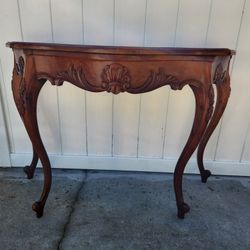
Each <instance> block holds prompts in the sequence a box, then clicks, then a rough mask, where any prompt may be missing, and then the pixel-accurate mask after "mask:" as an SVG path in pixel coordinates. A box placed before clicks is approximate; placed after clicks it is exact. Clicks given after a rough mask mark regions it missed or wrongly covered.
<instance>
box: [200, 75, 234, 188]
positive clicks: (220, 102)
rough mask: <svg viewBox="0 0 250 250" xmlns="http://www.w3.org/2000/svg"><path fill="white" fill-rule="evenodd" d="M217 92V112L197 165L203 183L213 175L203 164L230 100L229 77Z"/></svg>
mask: <svg viewBox="0 0 250 250" xmlns="http://www.w3.org/2000/svg"><path fill="white" fill-rule="evenodd" d="M216 91H217V100H216V105H215V110H214V113H213V116H212V118H211V120H210V122H209V124H208V126H207V128H206V131H205V133H204V135H203V137H202V139H201V142H200V144H199V147H198V151H197V163H198V167H199V169H200V173H201V181H202V182H204V183H205V182H207V178H208V177H209V176H210V175H211V172H210V171H209V170H205V168H204V163H203V156H204V151H205V148H206V145H207V143H208V140H209V138H210V137H211V135H212V133H213V132H214V130H215V128H216V126H217V125H218V123H219V121H220V119H221V116H222V115H223V112H224V110H225V108H226V105H227V102H228V98H229V96H230V79H229V76H227V77H226V79H225V81H223V82H221V83H217V84H216Z"/></svg>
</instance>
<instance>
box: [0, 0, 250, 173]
mask: <svg viewBox="0 0 250 250" xmlns="http://www.w3.org/2000/svg"><path fill="white" fill-rule="evenodd" d="M0 3H1V8H0V30H1V35H0V62H1V64H0V65H1V71H0V74H1V75H0V83H1V91H2V97H3V100H2V104H3V106H4V111H5V114H6V121H1V122H0V127H1V128H0V135H1V141H5V146H4V147H2V148H0V154H1V159H0V164H3V162H4V163H5V164H6V162H7V165H8V159H9V157H10V158H11V161H12V162H11V163H12V165H14V166H16V165H20V164H22V165H23V164H24V162H25V161H27V160H28V158H29V157H31V144H30V142H29V139H28V136H27V134H26V132H25V130H24V127H23V125H22V122H21V119H20V118H19V116H18V114H17V111H16V108H15V105H14V102H13V98H12V93H11V87H10V83H11V72H12V67H13V56H12V52H11V51H10V49H8V48H5V42H6V41H13V40H16V41H40V42H55V43H75V44H100V45H134V46H181V47H229V48H231V49H236V50H237V55H236V57H235V58H234V59H233V62H234V63H233V65H232V67H231V72H232V78H231V79H232V93H231V98H230V100H229V104H228V107H227V109H226V112H225V115H224V116H223V119H222V121H221V122H220V124H219V126H218V128H217V129H216V131H215V133H214V135H213V136H212V138H211V140H210V142H209V144H208V147H207V150H206V155H205V158H206V159H207V160H208V161H207V164H208V166H211V168H212V169H213V171H214V172H215V173H218V174H235V175H240V174H241V175H250V105H249V100H250V78H249V69H250V46H249V44H250V0H237V1H236V0H189V1H185V0H137V1H134V0H126V1H125V0H75V1H70V0H8V1H4V0H0ZM75 114H77V115H75ZM193 114H194V98H193V94H192V92H191V91H190V89H188V88H187V87H186V88H184V90H182V91H171V90H170V89H169V87H162V88H160V89H158V90H156V91H154V92H150V93H146V94H142V95H130V94H127V93H125V94H123V93H122V94H120V95H118V96H112V95H111V94H108V93H99V94H95V93H90V92H85V91H79V89H77V88H75V87H74V86H72V85H71V84H68V83H65V84H64V85H63V86H62V87H60V88H56V87H53V86H51V85H50V84H49V83H47V84H46V85H45V87H44V88H43V90H42V92H41V96H40V97H39V103H38V116H39V123H40V130H41V135H42V138H43V140H44V143H45V146H46V148H47V150H48V152H49V153H50V154H52V164H53V166H55V167H60V166H61V167H69V168H70V167H72V168H95V167H96V168H102V169H124V170H125V169H131V170H132V169H135V170H148V171H154V170H155V171H164V170H166V171H172V170H173V167H174V162H175V161H176V160H177V158H178V156H179V155H180V152H181V150H182V148H183V146H184V143H185V142H186V139H187V137H188V134H189V131H190V128H191V124H192V120H193ZM1 115H2V113H1V107H0V119H3V118H2V117H1ZM3 124H7V127H8V133H5V129H3ZM7 134H8V137H9V138H8V140H7ZM7 142H9V144H10V145H9V146H8V145H7ZM8 148H10V150H11V152H10V156H9V155H8V154H9V153H8ZM147 158H150V159H151V160H150V161H149V162H150V163H151V166H150V165H149V164H146V163H145V161H144V159H147ZM3 159H4V160H3ZM6 159H7V160H6ZM169 159H171V160H169ZM25 164H27V162H25ZM67 164H68V165H67ZM126 164H131V166H127V165H126ZM164 164H166V169H165V168H164ZM156 165H158V166H156ZM194 165H195V164H193V163H191V165H190V167H189V168H188V170H187V171H189V172H197V170H196V169H195V168H194ZM217 167H218V168H217Z"/></svg>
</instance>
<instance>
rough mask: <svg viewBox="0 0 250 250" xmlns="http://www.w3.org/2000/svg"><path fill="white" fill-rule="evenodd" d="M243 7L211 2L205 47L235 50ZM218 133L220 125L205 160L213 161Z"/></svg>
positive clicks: (231, 1)
mask: <svg viewBox="0 0 250 250" xmlns="http://www.w3.org/2000/svg"><path fill="white" fill-rule="evenodd" d="M225 6H226V7H225ZM243 6H244V0H239V1H235V0H220V1H213V4H212V9H211V16H210V22H209V28H208V33H207V41H206V46H207V47H223V48H230V49H235V47H236V42H237V37H238V31H239V29H240V22H241V16H242V11H243ZM219 131H220V123H219V124H218V126H217V128H216V130H215V131H214V133H213V135H212V136H211V138H210V140H209V143H208V145H207V147H206V153H205V159H211V160H213V159H214V157H215V153H216V146H217V140H218V137H219Z"/></svg>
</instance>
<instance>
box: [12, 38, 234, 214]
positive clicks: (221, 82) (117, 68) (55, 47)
mask: <svg viewBox="0 0 250 250" xmlns="http://www.w3.org/2000/svg"><path fill="white" fill-rule="evenodd" d="M7 46H8V47H11V48H12V49H13V51H14V58H15V61H14V69H13V80H12V90H13V95H14V100H15V103H16V106H17V109H18V111H19V114H20V116H21V118H22V120H23V123H24V125H25V128H26V130H27V132H28V134H29V137H30V140H31V142H32V145H33V159H32V162H31V164H30V166H26V167H25V172H26V173H27V176H28V178H32V177H33V174H34V171H35V168H36V165H37V161H38V158H39V159H40V160H41V163H42V166H43V170H44V188H43V192H42V194H41V197H40V199H39V201H38V202H35V203H34V204H33V206H32V208H33V210H34V211H35V212H36V213H37V216H38V217H41V216H42V215H43V209H44V206H45V203H46V200H47V197H48V194H49V191H50V187H51V166H50V161H49V158H48V155H47V152H46V150H45V148H44V146H43V143H42V140H41V137H40V133H39V129H38V123H37V114H36V109H37V98H38V95H39V92H40V90H41V88H42V86H43V85H44V83H45V82H46V81H47V80H49V81H50V82H51V83H52V84H53V85H57V86H60V85H62V84H63V82H64V81H68V82H71V83H72V84H74V85H75V86H77V87H79V88H82V89H85V90H87V91H91V92H101V91H107V92H111V93H113V94H118V93H120V92H129V93H132V94H139V93H144V92H148V91H152V90H154V89H157V88H159V87H161V86H164V85H170V87H171V88H172V89H174V90H180V89H182V88H183V87H184V86H185V85H189V86H190V87H191V89H192V91H193V93H194V96H195V100H196V111H195V117H194V123H193V127H192V130H191V133H190V136H189V138H188V141H187V143H186V145H185V147H184V149H183V151H182V153H181V155H180V158H179V160H178V162H177V164H176V167H175V172H174V188H175V194H176V203H177V209H178V217H179V218H184V215H185V213H187V212H188V211H189V206H188V205H187V204H186V203H185V202H184V199H183V193H182V176H183V172H184V169H185V166H186V164H187V162H188V160H189V159H190V157H191V155H192V154H193V152H194V151H195V149H196V148H197V146H198V145H199V147H198V154H197V159H198V167H199V170H200V174H201V179H202V181H203V182H206V180H207V178H208V177H209V175H210V174H211V173H210V171H209V170H205V168H204V165H203V154H204V150H205V147H206V144H207V142H208V140H209V138H210V136H211V134H212V132H213V131H214V129H215V127H216V125H217V124H218V122H219V120H220V118H221V116H222V114H223V111H224V109H225V107H226V104H227V100H228V97H229V93H230V79H229V74H228V69H229V62H230V58H231V56H232V55H234V54H235V52H234V51H231V50H229V49H195V48H193V49H191V48H138V47H105V46H81V45H62V44H45V43H23V42H21V43H20V42H11V43H7ZM212 83H214V84H215V85H216V89H217V102H216V107H215V112H214V113H213V103H214V91H213V86H212ZM212 113H213V116H212V119H211V120H210V117H211V115H212ZM209 121H210V122H209Z"/></svg>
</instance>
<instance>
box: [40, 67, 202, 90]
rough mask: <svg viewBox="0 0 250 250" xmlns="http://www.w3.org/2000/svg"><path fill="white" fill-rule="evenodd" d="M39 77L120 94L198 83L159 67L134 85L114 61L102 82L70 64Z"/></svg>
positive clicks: (105, 68)
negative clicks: (59, 70)
mask: <svg viewBox="0 0 250 250" xmlns="http://www.w3.org/2000/svg"><path fill="white" fill-rule="evenodd" d="M37 78H38V79H39V80H40V79H47V80H49V81H50V82H51V83H52V84H53V85H57V86H61V85H62V84H63V82H64V81H68V82H71V83H73V84H75V85H77V86H78V87H80V88H83V89H85V90H89V91H92V92H102V91H107V92H111V93H113V94H119V93H120V92H128V93H133V94H136V93H144V92H148V91H152V90H154V89H156V88H159V87H162V86H165V85H170V87H171V88H172V89H173V90H180V89H182V88H183V86H185V85H187V84H192V85H195V84H196V82H197V81H196V80H192V79H190V80H179V79H178V78H177V77H175V76H174V75H169V74H166V73H165V72H164V69H163V68H159V69H158V71H155V70H151V71H150V72H149V76H148V77H147V78H146V80H144V81H142V83H141V84H139V86H136V87H133V84H132V80H133V79H132V76H131V74H130V71H129V69H128V68H127V67H126V66H124V65H122V64H119V63H112V64H108V65H106V66H105V67H104V68H103V69H102V71H101V73H100V80H101V82H100V83H90V82H89V81H88V79H87V77H86V74H85V72H84V68H83V67H82V66H78V67H76V66H75V65H73V64H71V65H69V67H68V69H67V70H64V71H62V72H59V73H57V74H56V75H55V76H52V75H49V74H47V73H39V74H37Z"/></svg>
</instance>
